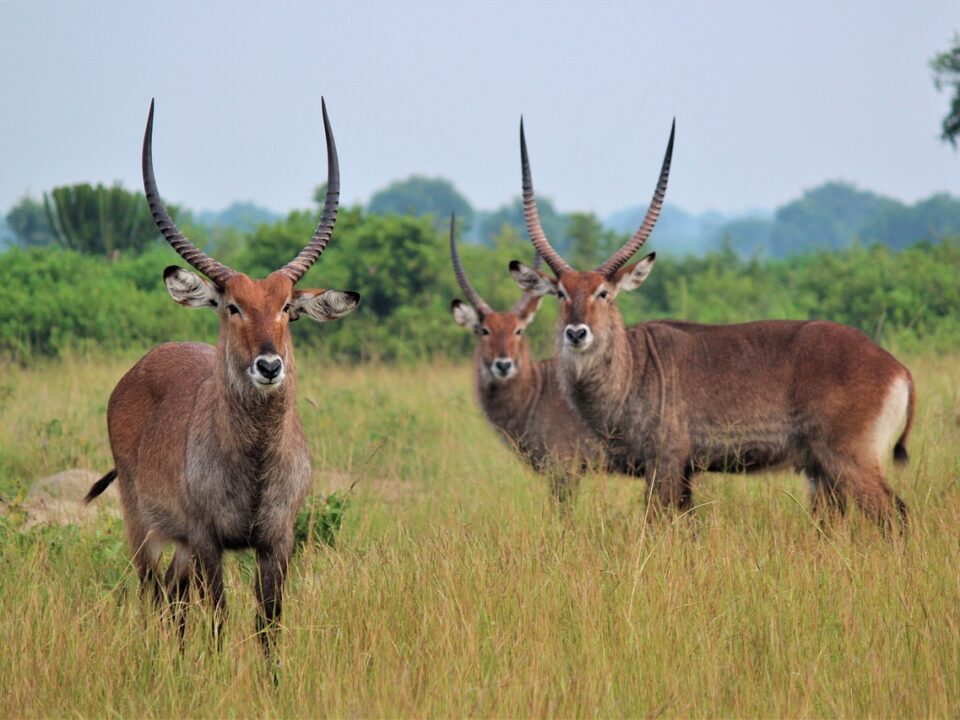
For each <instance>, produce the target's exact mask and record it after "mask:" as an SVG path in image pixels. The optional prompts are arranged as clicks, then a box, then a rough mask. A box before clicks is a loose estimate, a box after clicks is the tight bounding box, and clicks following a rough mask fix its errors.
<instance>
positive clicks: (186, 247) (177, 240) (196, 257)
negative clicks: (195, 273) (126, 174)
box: [143, 100, 233, 287]
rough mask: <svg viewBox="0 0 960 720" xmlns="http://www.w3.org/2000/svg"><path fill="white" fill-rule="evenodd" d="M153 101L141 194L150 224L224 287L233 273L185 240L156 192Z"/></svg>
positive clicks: (146, 140) (147, 132)
mask: <svg viewBox="0 0 960 720" xmlns="http://www.w3.org/2000/svg"><path fill="white" fill-rule="evenodd" d="M153 103H154V101H153V100H150V114H149V115H147V130H146V132H145V133H144V135H143V191H144V193H145V194H146V196H147V203H148V204H149V205H150V212H151V213H152V214H153V220H154V222H156V223H157V227H158V228H160V232H161V233H162V234H163V237H165V238H166V240H167V242H168V243H170V245H171V247H173V249H174V250H176V251H177V253H178V254H179V255H180V257H182V258H183V259H184V260H186V261H187V262H188V263H190V264H191V265H192V266H193V267H195V268H196V269H197V270H199V271H200V272H202V273H203V274H204V275H206V276H207V277H208V278H210V279H211V280H213V282H214V283H216V284H217V285H219V286H220V287H223V285H224V283H225V282H226V281H227V279H228V278H229V277H230V276H231V275H233V270H231V269H230V268H228V267H227V266H226V265H223V264H222V263H219V262H217V261H216V260H214V259H213V258H212V257H209V256H208V255H207V254H206V253H204V252H203V251H202V250H200V249H199V248H198V247H197V246H196V245H194V244H193V243H192V242H190V241H189V240H187V238H186V237H185V236H184V234H183V233H181V232H180V230H179V229H178V228H177V226H176V225H175V224H174V222H173V219H172V218H171V217H170V213H168V212H167V208H166V207H165V206H164V204H163V200H161V199H160V191H159V190H157V181H156V178H155V177H154V175H153Z"/></svg>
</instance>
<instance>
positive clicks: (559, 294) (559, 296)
mask: <svg viewBox="0 0 960 720" xmlns="http://www.w3.org/2000/svg"><path fill="white" fill-rule="evenodd" d="M557 299H558V300H566V299H567V296H566V295H565V294H564V293H563V290H557Z"/></svg>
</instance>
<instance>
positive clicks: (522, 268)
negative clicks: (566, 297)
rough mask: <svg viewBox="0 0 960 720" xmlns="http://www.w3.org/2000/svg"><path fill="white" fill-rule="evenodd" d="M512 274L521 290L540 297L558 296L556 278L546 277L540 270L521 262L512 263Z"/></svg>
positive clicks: (513, 261) (514, 261)
mask: <svg viewBox="0 0 960 720" xmlns="http://www.w3.org/2000/svg"><path fill="white" fill-rule="evenodd" d="M510 274H511V275H512V276H513V279H514V280H516V282H517V285H519V286H520V289H521V290H525V291H527V292H531V293H533V294H534V295H538V296H542V295H556V294H557V280H556V279H555V278H552V277H550V276H549V275H545V274H544V273H542V272H540V271H539V270H534V269H533V268H532V267H530V266H529V265H524V264H523V263H522V262H520V261H519V260H511V261H510Z"/></svg>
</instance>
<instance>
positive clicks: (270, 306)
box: [86, 102, 360, 648]
mask: <svg viewBox="0 0 960 720" xmlns="http://www.w3.org/2000/svg"><path fill="white" fill-rule="evenodd" d="M323 127H324V133H325V135H326V145H327V178H328V185H327V195H326V201H325V204H324V208H323V215H322V218H321V220H320V223H319V225H318V226H317V230H316V232H315V233H314V235H313V237H312V238H311V239H310V242H309V243H307V245H306V247H304V249H303V250H302V251H301V252H300V253H299V254H298V255H297V257H296V258H294V259H293V260H292V261H290V262H289V263H287V264H286V265H284V266H283V267H282V268H280V269H279V270H277V271H276V272H273V273H271V274H270V275H269V276H268V277H267V278H266V279H265V280H252V279H250V278H249V277H247V276H246V275H244V274H243V273H241V272H237V271H235V270H231V269H230V268H228V267H226V266H225V265H222V264H221V263H219V262H217V261H216V260H214V259H213V258H211V257H208V256H207V255H205V254H204V253H203V252H201V251H200V250H199V249H198V248H196V247H195V246H194V245H193V244H192V243H191V242H190V241H189V240H188V239H187V238H186V237H184V236H183V234H181V232H180V231H179V230H178V229H177V227H176V225H174V223H173V220H172V219H171V218H170V215H169V214H168V212H167V210H166V208H165V207H164V205H163V202H162V200H161V199H160V194H159V192H158V190H157V184H156V181H155V180H154V174H153V159H152V137H153V103H152V102H151V104H150V114H149V117H148V119H147V129H146V133H145V135H144V140H143V185H144V190H145V191H146V196H147V201H148V203H149V205H150V210H151V212H152V213H153V217H154V220H156V223H157V226H158V227H159V228H160V231H161V233H163V236H164V237H165V238H166V239H167V240H168V241H169V242H170V244H171V245H172V246H173V248H174V249H175V250H176V251H177V252H178V253H179V254H180V255H181V256H182V257H183V259H184V260H186V261H187V262H188V263H190V264H191V265H192V266H193V267H194V268H196V269H197V270H199V271H200V272H201V273H203V274H204V275H206V277H207V278H209V281H208V280H206V279H204V278H202V277H200V276H198V275H196V274H194V273H192V272H188V271H186V270H183V269H181V268H178V267H168V268H167V269H166V270H165V271H164V273H163V281H164V284H165V285H166V288H167V292H169V293H170V295H171V297H173V299H174V300H176V301H177V302H178V303H180V304H181V305H183V306H185V307H190V308H208V309H211V310H213V311H215V312H216V313H217V314H218V315H219V318H220V335H219V338H218V341H217V345H216V347H212V346H210V345H202V344H198V343H167V344H164V345H160V346H159V347H156V348H154V349H153V350H151V351H150V352H149V353H147V355H145V356H144V357H143V358H142V359H141V360H140V361H139V362H138V363H137V364H136V365H135V366H134V367H133V368H132V369H131V370H130V371H129V372H128V373H127V374H126V375H124V376H123V378H122V379H121V380H120V382H119V383H118V384H117V386H116V388H115V389H114V391H113V394H112V395H111V396H110V403H109V405H108V408H107V425H108V428H109V432H110V446H111V449H112V451H113V457H114V461H115V470H112V471H111V472H110V473H108V474H107V475H106V476H104V477H103V478H102V479H101V480H99V481H98V482H97V483H96V484H95V485H94V486H93V488H91V490H90V492H89V494H88V495H87V498H86V499H87V501H88V502H89V501H90V500H92V499H93V498H95V497H96V496H97V495H99V494H100V493H101V492H103V490H104V489H106V487H107V485H109V484H110V482H112V481H113V479H114V478H118V479H119V483H120V496H121V499H122V503H123V514H124V522H125V524H126V529H127V535H128V539H129V541H130V548H131V551H132V553H133V563H134V565H135V567H136V569H137V573H138V574H139V577H140V582H141V587H142V589H144V590H152V591H153V592H154V593H155V595H156V597H157V599H158V600H159V599H160V597H161V596H162V595H163V594H164V592H165V593H166V594H167V595H168V596H169V597H170V598H171V599H172V600H175V601H178V603H177V604H178V605H180V604H181V603H180V602H179V601H182V600H184V599H185V596H186V595H187V593H188V592H189V588H190V584H191V581H192V580H193V579H194V578H196V579H197V580H199V582H200V590H201V591H202V592H203V593H204V594H205V595H207V596H209V598H210V599H211V601H212V603H213V606H214V608H215V610H216V613H217V616H218V621H217V631H218V632H219V626H220V623H221V622H222V611H223V610H224V608H225V603H224V591H223V570H222V556H223V552H224V551H225V550H236V549H241V548H252V549H254V550H255V551H256V554H257V565H258V578H257V581H256V594H257V600H258V602H259V613H258V617H257V629H258V631H260V633H261V634H260V637H261V640H262V641H263V642H264V646H265V648H268V647H269V643H270V635H271V633H269V632H265V630H267V629H269V628H272V627H273V626H274V625H275V624H276V623H277V621H278V620H279V618H280V610H281V592H282V588H283V581H284V576H285V574H286V570H287V563H288V561H289V559H290V554H291V552H292V550H293V538H294V535H293V526H294V520H295V518H296V515H297V511H298V510H299V509H300V506H301V505H302V503H303V500H304V498H305V496H306V494H307V490H308V487H309V484H310V456H309V452H308V448H307V440H306V437H305V436H304V433H303V428H302V426H301V424H300V418H299V417H298V416H297V412H296V408H295V404H294V401H295V396H296V366H295V364H294V356H293V341H292V339H291V336H290V328H289V323H290V322H292V321H294V320H296V319H297V318H298V317H300V316H301V315H306V316H308V317H310V318H312V319H314V320H316V321H318V322H326V321H327V320H335V319H337V318H340V317H343V316H344V315H346V314H347V313H349V312H350V311H352V310H353V309H354V308H355V307H356V306H357V303H358V302H359V300H360V296H359V295H358V294H357V293H354V292H340V291H337V290H296V289H294V285H296V283H297V282H298V281H299V280H300V279H301V278H302V277H303V275H304V274H305V273H306V272H307V270H308V269H309V268H310V266H311V265H313V264H314V263H315V262H316V261H317V259H318V258H319V257H320V254H321V253H322V252H323V251H324V249H325V248H326V246H327V243H328V242H329V241H330V237H331V234H332V233H333V227H334V224H335V223H336V219H337V206H338V201H339V196H340V171H339V166H338V162H337V150H336V145H335V144H334V140H333V132H332V131H331V129H330V121H329V119H328V117H327V110H326V106H325V105H324V106H323ZM165 542H172V543H174V544H175V546H176V550H175V552H174V555H173V559H172V561H171V563H170V565H169V567H168V568H167V571H166V576H165V578H164V580H163V584H162V585H161V581H160V566H159V563H160V556H161V550H162V545H163V543H165ZM179 617H180V621H179V626H180V632H181V635H182V632H183V615H182V611H180V613H179Z"/></svg>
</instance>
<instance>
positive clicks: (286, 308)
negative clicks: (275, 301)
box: [283, 303, 293, 313]
mask: <svg viewBox="0 0 960 720" xmlns="http://www.w3.org/2000/svg"><path fill="white" fill-rule="evenodd" d="M291 310H293V305H291V304H290V303H287V304H286V305H284V306H283V311H284V312H285V313H289V312H290V311H291Z"/></svg>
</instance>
